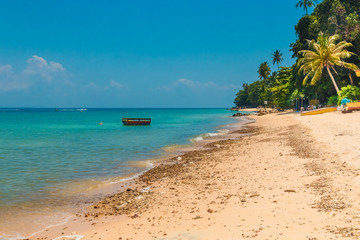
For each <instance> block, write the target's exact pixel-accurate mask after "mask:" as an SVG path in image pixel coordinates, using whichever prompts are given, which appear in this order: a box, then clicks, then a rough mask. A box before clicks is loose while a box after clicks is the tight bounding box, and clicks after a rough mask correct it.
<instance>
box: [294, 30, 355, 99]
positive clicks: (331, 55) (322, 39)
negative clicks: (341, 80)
mask: <svg viewBox="0 0 360 240" xmlns="http://www.w3.org/2000/svg"><path fill="white" fill-rule="evenodd" d="M337 39H339V35H337V34H335V35H333V36H330V37H327V36H325V35H323V34H322V33H320V34H319V36H318V38H317V42H315V40H311V41H310V40H307V41H308V43H309V46H310V48H311V49H312V50H302V51H300V52H299V53H300V54H301V55H302V56H303V57H302V58H300V59H299V60H298V66H300V69H299V73H301V72H302V73H303V74H304V75H305V78H304V80H303V84H304V85H305V84H306V82H307V81H308V79H309V78H311V82H310V84H311V85H315V84H316V82H317V81H318V80H319V79H320V78H321V75H322V72H323V69H324V68H326V70H327V72H328V74H329V76H330V78H331V80H332V82H333V84H334V87H335V89H336V92H337V93H338V94H339V88H338V86H337V84H336V82H335V79H334V77H333V75H332V73H331V70H333V71H334V72H335V73H336V70H335V67H334V66H340V67H344V68H347V69H350V70H357V69H358V67H357V66H356V65H355V64H352V63H347V62H344V61H343V59H345V58H349V57H350V56H352V55H354V53H352V52H349V51H347V50H345V48H347V47H350V46H352V44H351V43H348V42H346V41H342V42H339V43H337V44H336V43H335V41H336V40H337Z"/></svg>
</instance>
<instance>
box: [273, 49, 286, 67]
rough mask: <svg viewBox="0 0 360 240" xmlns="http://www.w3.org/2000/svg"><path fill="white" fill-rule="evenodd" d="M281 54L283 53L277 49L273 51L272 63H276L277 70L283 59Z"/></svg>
mask: <svg viewBox="0 0 360 240" xmlns="http://www.w3.org/2000/svg"><path fill="white" fill-rule="evenodd" d="M282 56H283V54H282V53H281V52H280V51H279V50H276V51H275V52H274V53H273V58H272V63H273V64H275V63H276V64H277V66H278V70H279V64H280V63H281V62H282V61H283V60H284V59H283V57H282Z"/></svg>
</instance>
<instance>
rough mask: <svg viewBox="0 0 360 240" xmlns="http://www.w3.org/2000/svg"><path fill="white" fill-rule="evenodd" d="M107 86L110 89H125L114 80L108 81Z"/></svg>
mask: <svg viewBox="0 0 360 240" xmlns="http://www.w3.org/2000/svg"><path fill="white" fill-rule="evenodd" d="M109 86H110V87H115V88H124V87H125V85H123V84H121V83H119V82H116V81H114V80H110V82H109Z"/></svg>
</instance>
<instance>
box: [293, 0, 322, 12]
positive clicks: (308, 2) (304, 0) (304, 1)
mask: <svg viewBox="0 0 360 240" xmlns="http://www.w3.org/2000/svg"><path fill="white" fill-rule="evenodd" d="M315 3H317V0H300V1H299V2H298V3H297V4H296V5H295V6H296V7H297V8H299V7H300V8H301V7H302V8H303V9H304V10H305V11H306V15H308V7H314V6H315Z"/></svg>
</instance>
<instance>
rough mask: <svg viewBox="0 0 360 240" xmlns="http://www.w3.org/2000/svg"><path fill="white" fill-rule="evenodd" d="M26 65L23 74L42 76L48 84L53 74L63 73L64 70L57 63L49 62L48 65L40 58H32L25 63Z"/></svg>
mask: <svg viewBox="0 0 360 240" xmlns="http://www.w3.org/2000/svg"><path fill="white" fill-rule="evenodd" d="M26 62H27V63H28V65H27V67H26V69H25V70H24V73H25V74H28V75H40V76H43V77H44V78H45V79H46V80H48V81H49V82H50V81H51V80H52V79H53V78H54V74H56V73H61V72H65V68H64V67H63V66H62V65H61V64H60V63H57V62H52V61H50V62H49V63H48V62H47V61H46V60H45V59H44V58H42V57H39V56H36V55H34V56H32V57H31V58H29V59H28V60H27V61H26Z"/></svg>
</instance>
